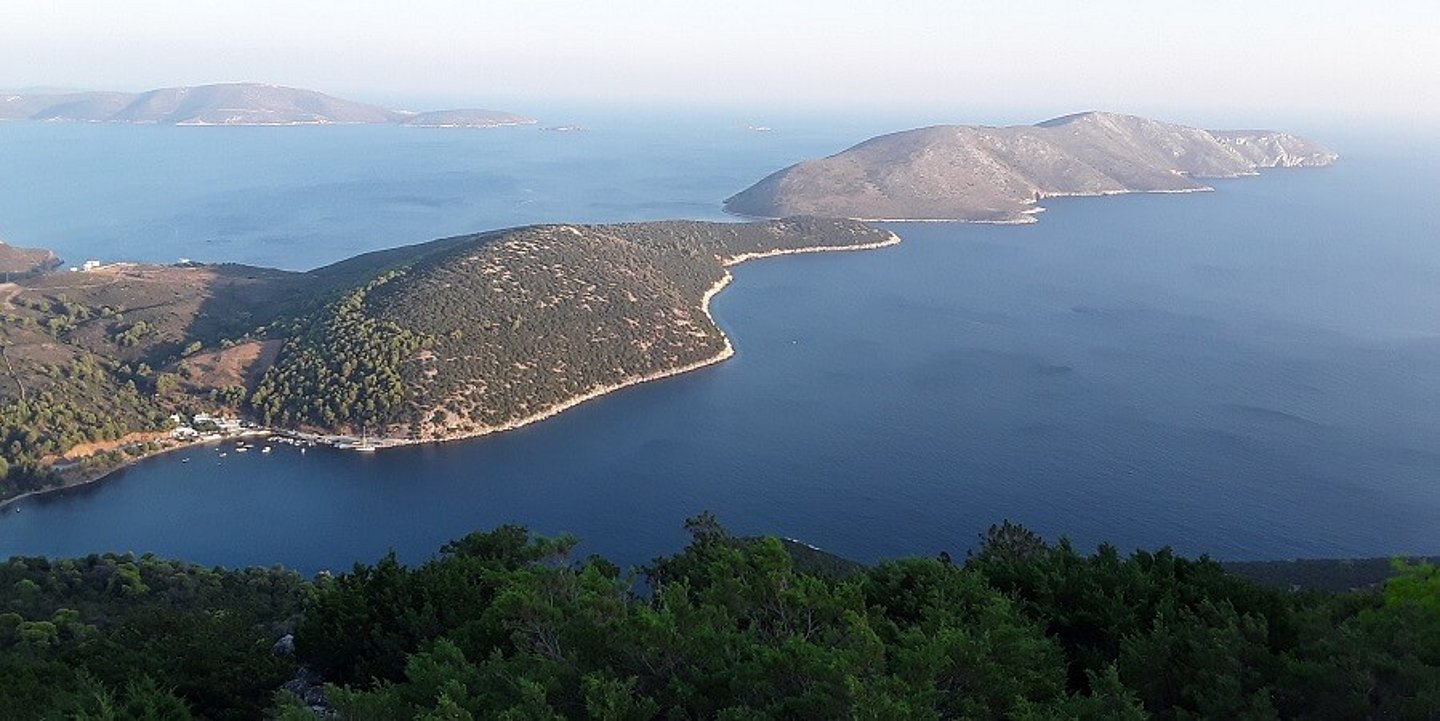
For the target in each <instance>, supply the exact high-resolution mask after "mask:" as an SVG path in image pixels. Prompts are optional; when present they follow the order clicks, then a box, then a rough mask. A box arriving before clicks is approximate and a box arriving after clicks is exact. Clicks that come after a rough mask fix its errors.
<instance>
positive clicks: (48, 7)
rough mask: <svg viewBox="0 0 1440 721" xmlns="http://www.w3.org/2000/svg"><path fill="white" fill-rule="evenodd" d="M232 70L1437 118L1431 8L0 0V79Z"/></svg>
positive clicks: (555, 88)
mask: <svg viewBox="0 0 1440 721" xmlns="http://www.w3.org/2000/svg"><path fill="white" fill-rule="evenodd" d="M234 80H256V81H263V82H271V83H277V84H285V85H295V86H301V87H309V88H314V89H317V90H325V91H328V92H331V93H334V94H339V95H346V96H349V97H354V98H356V99H361V100H372V101H388V102H392V103H401V104H415V105H418V104H422V103H431V104H435V103H442V102H443V103H446V104H450V103H458V104H463V105H471V106H477V105H478V106H482V107H483V106H500V107H505V108H507V109H513V110H516V111H520V112H524V111H525V110H526V107H525V104H526V103H527V102H533V103H556V102H582V101H584V102H588V101H594V100H605V101H615V102H640V103H644V104H653V103H655V102H670V101H676V102H682V103H686V104H704V105H720V106H736V107H749V108H757V107H768V108H775V107H794V108H797V109H798V108H807V107H808V108H814V107H821V108H836V107H841V106H847V105H848V106H853V105H855V104H861V103H886V104H896V105H905V106H909V107H916V108H920V107H925V108H933V109H939V110H942V111H947V112H948V111H952V110H953V111H955V112H957V113H959V112H963V111H964V110H966V109H981V108H985V109H991V110H992V111H995V110H997V109H998V111H999V112H1008V111H1014V112H1015V113H1017V114H1018V115H1020V116H1021V117H1025V116H1026V115H1027V114H1029V113H1037V114H1042V113H1052V114H1053V113H1059V112H1065V111H1071V110H1079V109H1087V108H1104V109H1113V110H1123V111H1131V112H1151V113H1161V114H1166V115H1170V116H1176V117H1175V118H1174V119H1177V120H1185V119H1194V120H1205V119H1210V118H1245V117H1254V118H1256V119H1260V120H1264V119H1271V118H1281V117H1294V116H1298V115H1304V114H1321V115H1324V116H1326V117H1328V118H1339V119H1346V118H1354V119H1377V118H1378V119H1386V118H1400V117H1408V118H1411V119H1414V118H1417V117H1418V118H1425V119H1436V118H1440V2H1437V1H1436V0H1386V1H1384V2H1369V1H1367V2H1332V1H1325V0H1305V1H1303V2H1302V1H1301V0H1293V1H1289V2H1284V1H1281V0H1244V1H1236V0H1205V1H1204V2H1201V1H1200V0H1193V1H1185V2H1181V1H1175V0H1133V1H1129V2H1108V1H1102V0H1090V1H1084V0H1064V1H1059V0H1056V1H1044V0H1032V1H1031V2H1024V3H1018V2H1012V1H998V2H986V3H979V2H964V1H963V0H936V1H933V2H932V1H928V0H909V1H907V0H892V1H891V2H873V3H859V2H846V1H845V0H824V1H819V2H783V1H780V0H768V1H761V0H725V1H724V2H711V3H694V2H681V1H680V0H665V1H661V0H586V1H583V2H578V1H563V2H562V1H556V0H507V1H505V2H492V1H488V0H408V1H407V2H405V3H393V2H367V1H365V0H303V1H300V0H245V1H244V2H241V1H239V0H227V1H225V2H218V1H211V0H129V1H126V2H116V1H113V0H93V1H86V0H5V2H4V3H3V9H0V87H9V88H17V87H27V86H65V87H85V88H107V89H109V88H114V89H127V90H140V89H148V88H152V87H158V86H167V85H183V84H197V83H205V82H216V81H234ZM1197 115H1198V116H1201V117H1198V118H1196V117H1194V116H1197ZM963 119H964V118H956V120H963Z"/></svg>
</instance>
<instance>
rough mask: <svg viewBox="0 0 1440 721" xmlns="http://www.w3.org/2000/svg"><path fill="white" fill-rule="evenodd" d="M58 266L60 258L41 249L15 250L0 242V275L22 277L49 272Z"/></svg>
mask: <svg viewBox="0 0 1440 721" xmlns="http://www.w3.org/2000/svg"><path fill="white" fill-rule="evenodd" d="M59 264H60V258H59V257H57V256H56V255H55V254H54V253H52V252H50V251H48V250H44V249H42V248H17V247H15V246H13V245H9V244H8V243H5V242H3V241H0V273H4V274H6V275H23V274H27V273H37V272H40V271H42V270H49V269H51V268H54V267H55V266H57V265H59Z"/></svg>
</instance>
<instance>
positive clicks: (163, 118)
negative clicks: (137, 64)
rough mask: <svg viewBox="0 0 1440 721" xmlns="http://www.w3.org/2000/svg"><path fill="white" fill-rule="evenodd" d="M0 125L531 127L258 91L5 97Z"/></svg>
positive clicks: (209, 88)
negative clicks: (21, 122) (14, 122)
mask: <svg viewBox="0 0 1440 721" xmlns="http://www.w3.org/2000/svg"><path fill="white" fill-rule="evenodd" d="M0 120H47V121H70V122H92V123H101V122H103V123H143V124H160V125H330V124H380V123H400V124H406V125H414V126H421V127H493V126H497V125H516V124H521V123H525V122H534V121H533V120H529V119H528V118H523V117H520V116H518V115H513V114H510V113H502V112H499V111H493V110H442V111H434V112H431V113H412V112H408V111H400V110H391V109H388V108H383V107H380V106H378V105H369V104H366V103H359V102H355V101H353V100H344V99H342V98H337V97H333V96H330V95H326V94H324V93H319V92H316V91H314V90H301V89H298V88H287V87H282V86H278V85H262V84H259V83H222V84H216V85H199V86H193V87H179V88H161V89H158V90H151V91H148V92H143V93H115V92H77V93H42V94H28V95H13V94H12V95H0Z"/></svg>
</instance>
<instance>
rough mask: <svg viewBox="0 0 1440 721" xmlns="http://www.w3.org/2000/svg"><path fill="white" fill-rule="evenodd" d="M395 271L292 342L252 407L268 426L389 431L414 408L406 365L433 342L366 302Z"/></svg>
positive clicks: (338, 303) (329, 310) (314, 321)
mask: <svg viewBox="0 0 1440 721" xmlns="http://www.w3.org/2000/svg"><path fill="white" fill-rule="evenodd" d="M399 275H400V273H399V272H395V271H392V272H390V273H386V274H384V275H381V276H380V277H378V278H376V279H375V280H373V281H371V282H370V283H369V284H367V285H366V286H365V287H363V288H361V289H360V290H357V291H354V292H353V293H350V294H349V295H347V296H345V297H344V298H342V299H340V300H338V301H336V302H335V303H333V304H331V305H330V306H328V307H327V308H326V309H325V310H324V311H322V312H320V313H317V314H316V315H315V316H314V317H313V319H312V320H311V321H310V323H309V326H308V327H306V328H304V329H303V330H302V331H301V332H300V333H299V334H298V335H296V336H295V337H294V338H292V339H291V340H289V341H288V342H287V343H286V345H285V349H284V351H283V352H282V354H281V356H280V360H279V361H278V362H277V363H276V364H275V365H274V366H272V367H271V368H270V369H269V370H268V371H266V373H265V376H264V378H263V379H262V380H261V381H260V385H259V387H258V388H256V389H255V392H254V394H253V395H252V396H251V399H250V403H251V407H252V408H253V409H254V411H255V412H256V414H257V415H258V416H259V418H260V420H261V422H263V423H265V424H266V425H277V426H281V427H287V428H296V427H300V426H304V425H315V426H320V427H323V428H335V427H337V426H341V425H344V426H358V427H361V428H375V429H380V428H386V427H389V426H391V425H394V424H396V423H400V422H402V421H404V420H405V415H404V414H405V413H406V411H407V410H409V406H408V404H407V403H406V394H405V383H404V381H403V380H402V378H401V370H400V366H401V364H402V363H404V362H406V361H408V360H411V359H413V357H414V355H415V353H417V352H418V351H419V350H420V349H422V348H424V347H426V346H428V345H429V344H430V342H429V339H427V338H425V337H424V336H421V335H418V334H415V333H412V332H410V331H407V330H405V329H404V328H401V327H400V326H398V325H396V324H395V323H393V322H391V321H387V320H379V319H376V318H372V317H370V316H368V315H367V314H366V313H365V298H366V296H367V295H368V294H369V293H370V292H371V291H373V290H374V289H376V288H379V287H382V286H384V285H385V284H386V283H388V282H390V281H392V280H394V279H395V278H396V277H398V276H399Z"/></svg>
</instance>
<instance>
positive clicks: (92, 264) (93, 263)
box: [80, 260, 104, 272]
mask: <svg viewBox="0 0 1440 721" xmlns="http://www.w3.org/2000/svg"><path fill="white" fill-rule="evenodd" d="M101 265H104V264H103V263H101V262H100V261H98V260H87V261H85V262H84V263H83V264H82V265H81V266H80V270H83V271H87V272H88V271H92V270H95V269H96V268H99V267H100V266H101Z"/></svg>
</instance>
